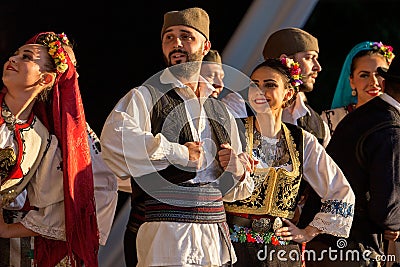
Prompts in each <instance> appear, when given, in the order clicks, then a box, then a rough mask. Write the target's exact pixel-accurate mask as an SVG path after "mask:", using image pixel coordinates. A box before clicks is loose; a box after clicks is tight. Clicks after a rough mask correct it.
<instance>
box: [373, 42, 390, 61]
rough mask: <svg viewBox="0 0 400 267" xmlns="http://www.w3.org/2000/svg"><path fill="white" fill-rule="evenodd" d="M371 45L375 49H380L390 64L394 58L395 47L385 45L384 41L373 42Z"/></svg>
mask: <svg viewBox="0 0 400 267" xmlns="http://www.w3.org/2000/svg"><path fill="white" fill-rule="evenodd" d="M369 46H370V47H371V48H372V49H373V50H375V51H378V52H379V53H380V54H382V55H383V56H384V57H385V58H386V60H387V61H388V63H389V64H390V63H391V62H392V60H393V58H394V53H393V47H391V46H390V45H384V44H382V42H373V43H372V42H371V43H370V44H369Z"/></svg>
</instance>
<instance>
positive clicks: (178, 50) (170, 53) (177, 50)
mask: <svg viewBox="0 0 400 267" xmlns="http://www.w3.org/2000/svg"><path fill="white" fill-rule="evenodd" d="M174 53H181V54H185V56H186V57H188V56H189V54H188V52H186V51H184V50H182V49H174V50H172V51H171V52H169V54H168V57H169V58H170V57H171V56H172V54H174Z"/></svg>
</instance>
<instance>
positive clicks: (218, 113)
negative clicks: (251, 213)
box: [128, 75, 235, 232]
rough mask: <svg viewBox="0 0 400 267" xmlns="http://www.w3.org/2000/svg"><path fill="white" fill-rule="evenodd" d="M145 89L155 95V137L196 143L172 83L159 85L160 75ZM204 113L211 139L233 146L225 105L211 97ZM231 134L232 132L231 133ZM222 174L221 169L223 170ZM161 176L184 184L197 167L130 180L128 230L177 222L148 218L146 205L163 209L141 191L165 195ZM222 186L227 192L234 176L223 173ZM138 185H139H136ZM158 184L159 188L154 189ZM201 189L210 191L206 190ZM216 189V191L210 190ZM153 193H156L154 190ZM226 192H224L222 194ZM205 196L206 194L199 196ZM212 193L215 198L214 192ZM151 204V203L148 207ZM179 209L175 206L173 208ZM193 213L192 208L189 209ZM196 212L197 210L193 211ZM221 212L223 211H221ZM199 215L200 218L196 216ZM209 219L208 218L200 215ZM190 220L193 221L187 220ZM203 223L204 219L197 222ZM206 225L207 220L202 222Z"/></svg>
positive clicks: (220, 219) (152, 120)
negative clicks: (145, 224) (146, 224)
mask: <svg viewBox="0 0 400 267" xmlns="http://www.w3.org/2000/svg"><path fill="white" fill-rule="evenodd" d="M144 86H146V87H147V88H148V90H149V92H150V94H151V96H152V100H153V101H152V102H153V103H154V106H153V108H152V110H151V115H150V116H151V118H150V120H151V128H152V134H153V135H156V134H158V133H162V134H163V135H164V136H165V137H166V138H167V140H169V141H171V142H175V143H179V144H185V143H186V142H193V141H194V138H193V136H192V133H191V130H190V126H189V123H188V118H187V116H186V110H185V106H184V101H183V99H182V98H181V97H180V96H179V95H178V94H177V93H176V91H175V90H174V88H173V87H172V86H171V85H170V84H162V83H161V82H160V78H159V75H158V76H154V77H152V78H151V79H150V80H149V81H147V82H146V83H145V84H144ZM203 107H204V109H205V112H206V114H207V117H208V121H209V123H210V126H211V131H212V136H213V139H214V141H215V142H216V145H217V147H219V145H220V144H223V143H231V139H230V127H231V125H230V119H229V113H228V111H227V109H226V107H225V105H224V104H223V103H222V102H221V101H219V100H216V99H214V98H211V97H210V98H208V99H207V100H206V101H205V102H204V105H203ZM228 131H229V132H228ZM221 173H222V169H221ZM160 176H161V177H162V178H163V179H165V180H166V181H168V182H171V183H173V184H178V185H182V184H183V183H184V182H186V181H188V180H191V179H193V178H194V177H195V176H196V170H195V169H194V168H188V167H186V166H174V165H169V166H168V167H167V168H166V169H163V170H160V171H158V172H156V173H151V174H148V175H144V176H142V177H135V178H134V179H131V186H132V192H133V193H132V198H131V207H132V209H131V215H130V219H129V223H128V228H129V229H130V230H131V231H133V232H136V231H137V229H138V227H139V226H140V224H141V223H142V222H143V221H145V220H146V218H147V220H169V219H172V220H174V221H175V220H177V219H179V218H178V217H179V216H178V217H177V218H174V219H173V218H163V216H164V215H162V214H159V215H157V214H156V215H154V216H153V213H151V217H149V215H150V213H148V214H147V213H146V205H145V202H146V203H147V206H149V205H150V206H152V207H151V209H153V211H156V210H158V209H159V208H160V207H161V206H160V205H159V204H157V203H155V201H156V200H155V199H154V198H153V197H150V196H149V195H148V194H147V193H144V192H143V190H142V189H141V186H145V188H150V187H151V188H153V189H154V192H157V193H158V192H162V191H163V190H164V188H163V186H165V185H166V184H165V183H163V182H165V181H164V180H163V179H160ZM154 179H159V180H157V181H160V183H159V184H158V183H157V182H156V183H155V182H154V181H155V180H154ZM218 180H219V187H220V188H221V189H224V190H227V189H230V188H232V186H234V184H235V181H234V180H233V177H232V175H229V174H227V173H223V174H222V175H221V177H219V178H218ZM137 183H139V184H140V186H139V185H138V184H137ZM156 184H157V185H159V187H158V188H155V186H156ZM202 190H207V189H203V188H202ZM210 190H215V189H210ZM152 192H153V191H152ZM224 193H226V192H225V191H222V192H221V194H224ZM199 194H203V193H199ZM212 194H214V195H215V192H214V191H213V192H212ZM149 203H150V204H149ZM221 207H222V210H221V211H222V212H223V218H222V216H219V215H218V216H217V217H218V218H219V219H218V220H217V221H218V222H219V221H225V212H224V210H223V205H222V202H221ZM164 209H165V210H168V209H171V205H168V204H165V205H164ZM174 209H176V207H175V208H174ZM189 210H190V208H189ZM194 212H196V211H194ZM219 213H221V212H219ZM157 216H158V217H157ZM196 216H197V215H196ZM200 217H204V218H207V216H200ZM187 221H190V219H189V220H187ZM194 221H197V222H200V221H201V220H197V218H196V220H194ZM203 221H204V222H206V220H203Z"/></svg>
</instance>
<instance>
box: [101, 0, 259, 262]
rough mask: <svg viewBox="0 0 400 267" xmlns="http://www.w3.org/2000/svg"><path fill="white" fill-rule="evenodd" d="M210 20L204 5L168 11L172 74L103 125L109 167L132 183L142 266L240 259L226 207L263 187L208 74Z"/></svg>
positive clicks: (135, 95) (157, 78)
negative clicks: (248, 166)
mask: <svg viewBox="0 0 400 267" xmlns="http://www.w3.org/2000/svg"><path fill="white" fill-rule="evenodd" d="M209 23H210V22H209V17H208V14H207V13H206V12H205V11H204V10H203V9H201V8H197V7H195V8H188V9H184V10H181V11H171V12H167V13H166V14H165V15H164V24H163V27H162V30H161V40H162V51H163V55H164V59H165V62H166V65H167V66H168V68H167V69H165V70H164V71H162V72H160V73H157V74H155V75H154V76H152V77H151V78H150V79H148V80H147V81H146V82H145V83H144V84H143V85H142V86H139V87H137V88H134V89H132V90H131V91H130V92H129V93H127V94H126V95H125V96H124V97H123V98H122V99H121V100H120V101H119V102H118V104H117V105H116V106H115V108H114V109H113V111H112V112H111V113H110V115H109V116H108V118H107V120H106V122H105V125H104V127H103V131H102V134H101V144H102V146H103V157H104V159H105V162H106V163H107V164H108V165H109V166H110V168H111V169H112V170H113V171H114V172H115V173H116V175H117V176H118V177H120V178H121V179H129V178H130V177H132V179H131V186H132V192H133V193H132V198H131V199H132V211H133V212H132V213H131V218H130V223H131V224H130V225H128V229H129V230H132V231H133V232H134V235H133V236H134V238H133V240H134V239H136V251H134V247H133V248H132V253H136V252H137V258H138V263H137V266H192V265H193V266H194V265H195V266H225V265H227V264H229V263H231V264H232V263H234V262H235V261H236V256H235V253H234V251H233V246H232V244H231V243H230V238H229V232H228V228H227V225H226V217H225V209H224V206H223V201H234V200H236V199H244V198H246V197H248V196H250V195H251V192H252V191H253V189H254V182H253V180H252V179H251V178H250V175H249V173H248V172H247V171H246V170H245V166H244V165H243V164H242V163H241V161H240V159H239V157H238V153H241V151H242V146H241V143H240V139H239V134H238V129H237V125H236V122H235V118H234V117H233V116H232V114H231V113H229V111H228V110H227V108H226V107H225V105H224V104H223V103H222V102H221V101H219V100H216V99H215V98H213V97H210V95H211V93H212V92H213V91H214V88H213V86H212V85H211V84H210V83H207V82H206V80H205V79H203V78H202V77H200V67H201V64H202V60H203V57H204V56H205V55H206V54H207V53H208V52H209V50H210V48H211V42H210V41H209ZM138 203H139V204H140V206H141V210H139V211H138V212H136V210H137V204H138ZM135 227H136V228H135ZM137 228H138V229H137ZM136 232H137V236H136ZM135 236H136V237H135ZM125 246H127V243H125ZM125 251H127V249H125ZM128 267H130V266H128Z"/></svg>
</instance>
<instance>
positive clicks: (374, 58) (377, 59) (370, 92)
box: [321, 41, 394, 135]
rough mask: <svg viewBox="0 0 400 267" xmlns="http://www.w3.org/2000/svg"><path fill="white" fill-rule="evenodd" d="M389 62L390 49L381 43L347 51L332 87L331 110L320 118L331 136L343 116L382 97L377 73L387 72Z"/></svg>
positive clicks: (391, 51)
mask: <svg viewBox="0 0 400 267" xmlns="http://www.w3.org/2000/svg"><path fill="white" fill-rule="evenodd" d="M393 58H394V53H393V48H392V47H391V46H389V45H384V44H382V42H371V41H366V42H362V43H359V44H357V45H356V46H354V47H353V48H352V49H351V50H350V52H349V54H348V55H347V57H346V60H345V61H344V64H343V67H342V71H341V73H340V76H339V81H338V83H337V85H336V91H335V95H334V96H333V100H332V105H331V109H330V110H324V111H323V112H322V114H321V117H322V119H323V120H324V121H325V122H326V123H327V124H328V126H329V130H330V131H331V135H332V134H333V132H334V130H335V128H336V126H337V124H338V123H339V121H341V120H342V119H343V117H344V116H345V115H346V114H348V113H349V112H351V111H353V110H354V109H355V108H357V107H359V106H361V105H363V104H365V103H367V102H368V101H369V100H371V99H372V98H374V97H375V96H378V95H381V94H382V87H381V81H382V77H381V76H380V75H379V74H378V72H377V69H378V67H384V68H388V67H389V65H390V63H391V62H392V60H393Z"/></svg>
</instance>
